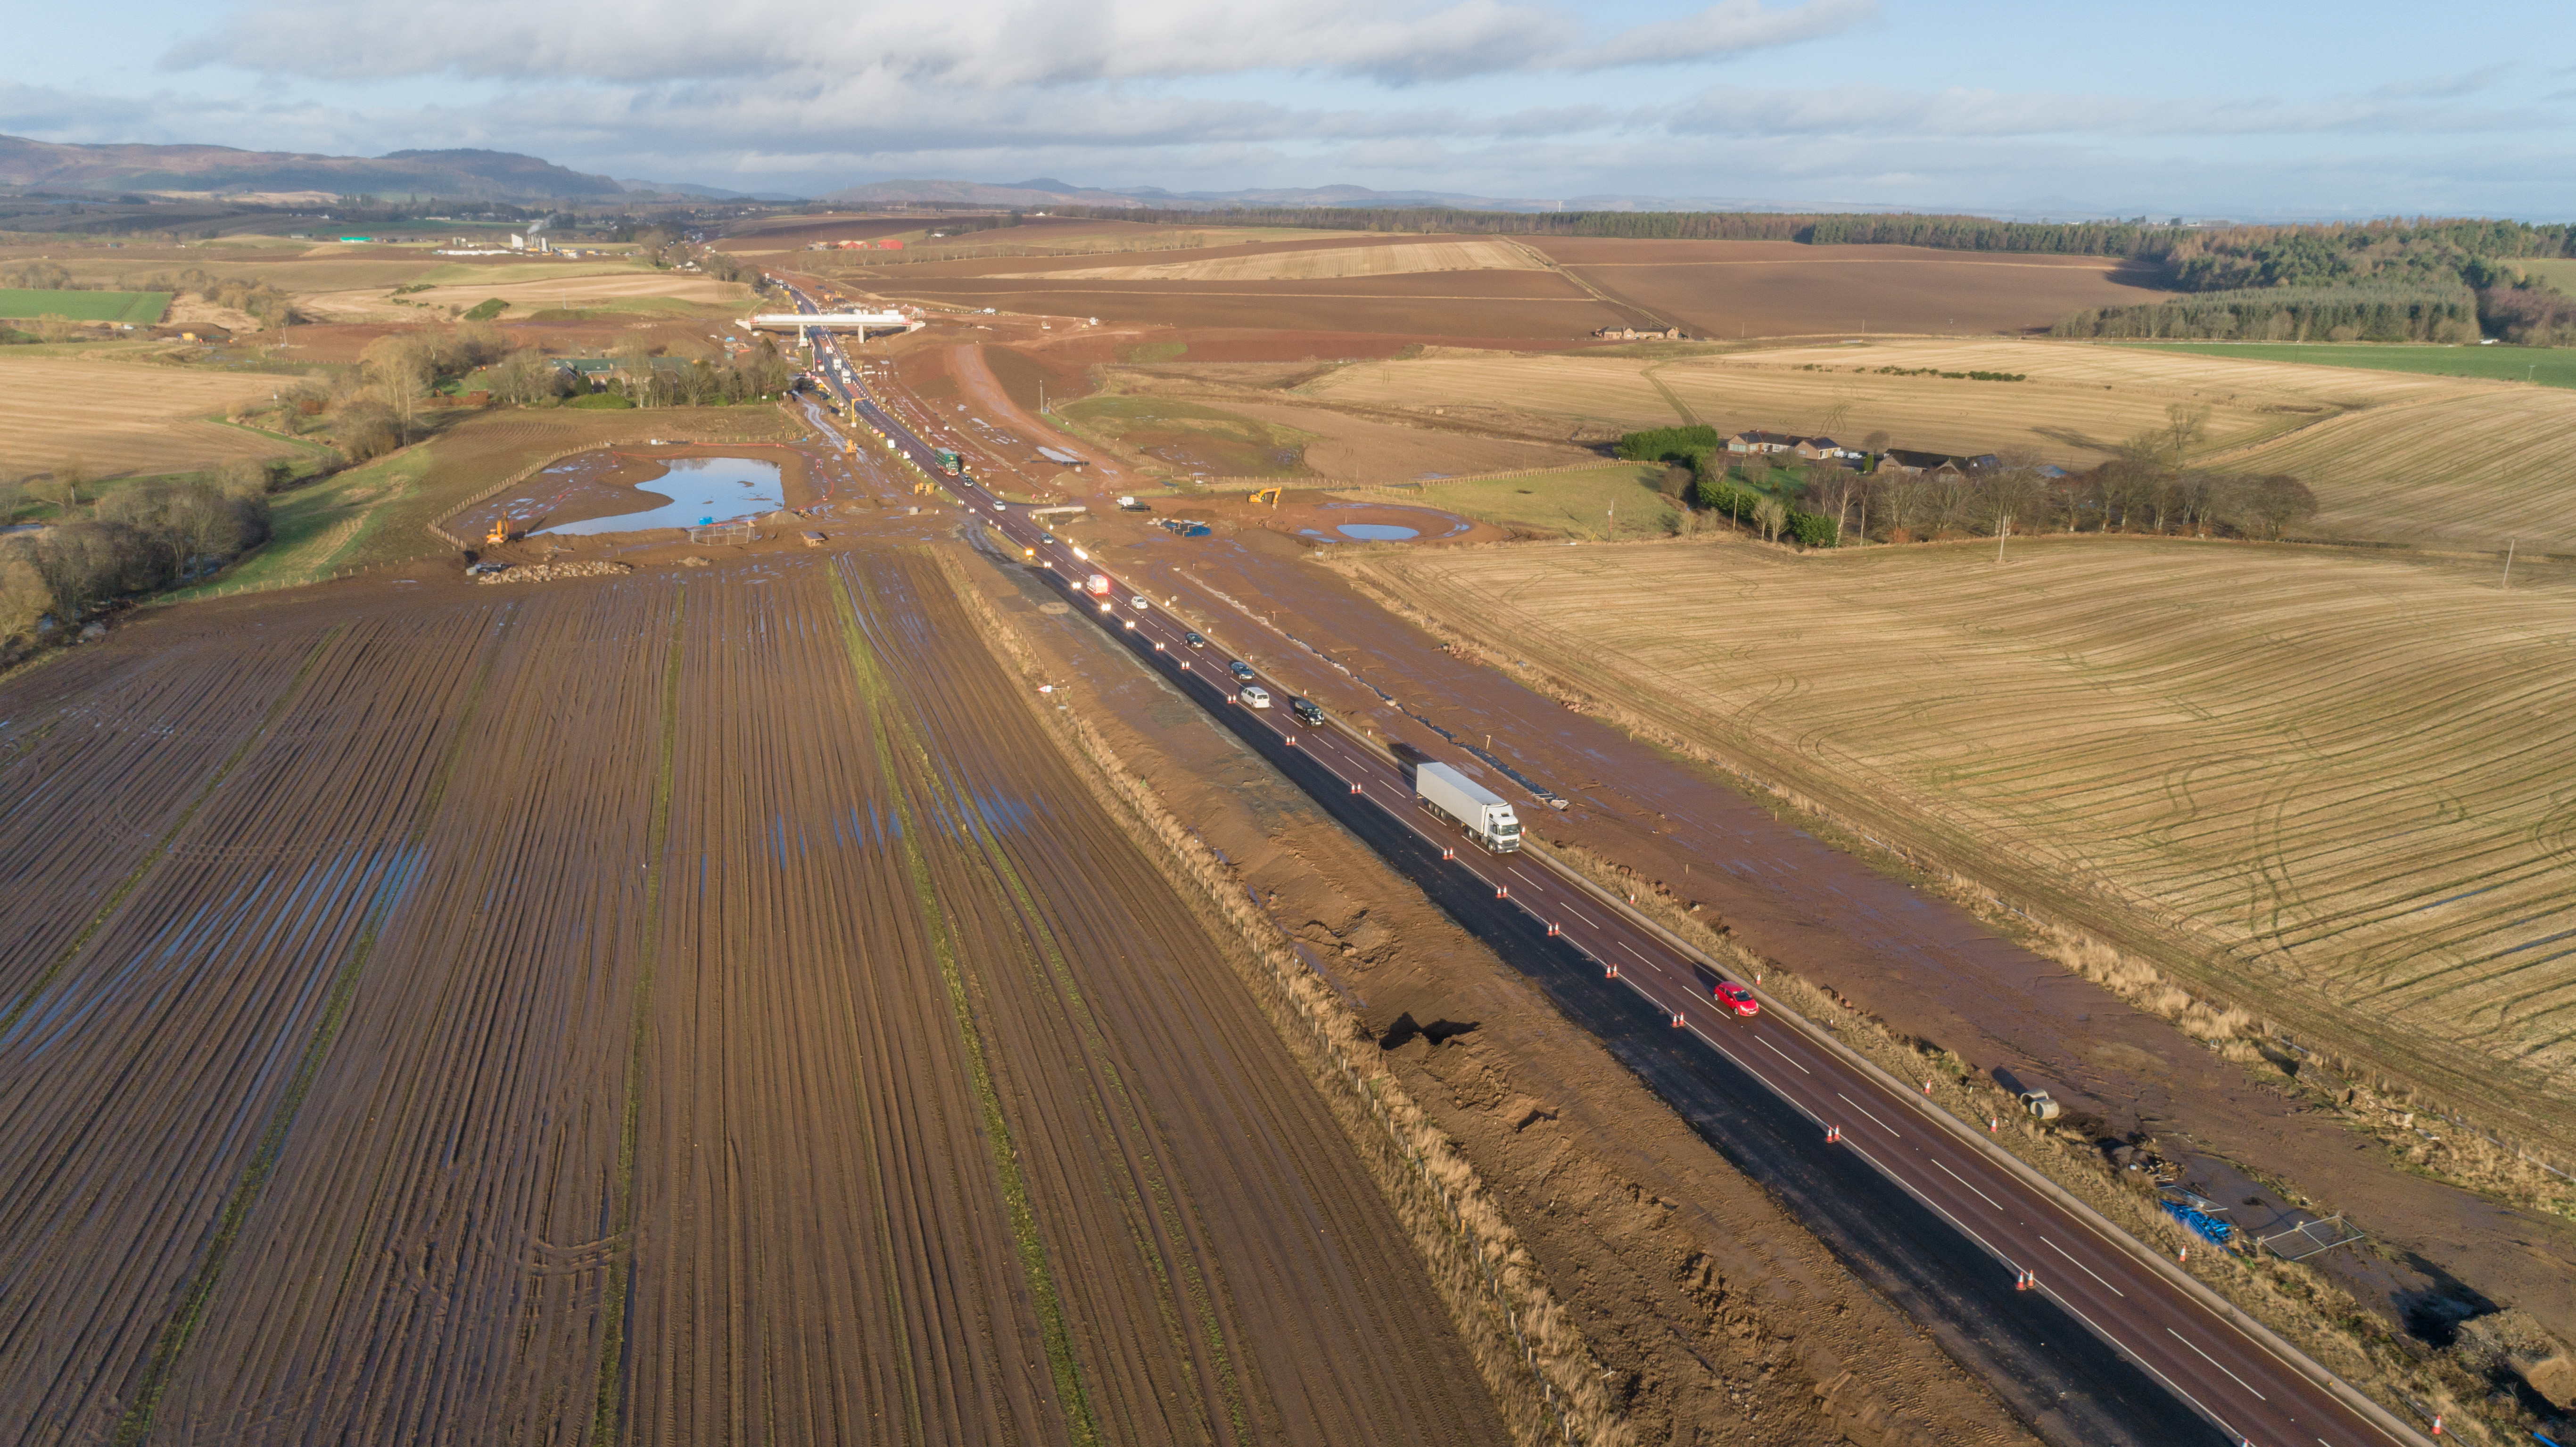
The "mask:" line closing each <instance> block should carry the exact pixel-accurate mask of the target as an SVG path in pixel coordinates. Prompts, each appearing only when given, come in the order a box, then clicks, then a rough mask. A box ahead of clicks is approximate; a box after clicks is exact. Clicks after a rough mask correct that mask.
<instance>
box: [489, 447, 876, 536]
mask: <svg viewBox="0 0 2576 1447" xmlns="http://www.w3.org/2000/svg"><path fill="white" fill-rule="evenodd" d="M690 457H704V458H720V459H721V458H743V459H747V460H750V461H754V462H758V463H761V464H764V465H765V466H768V467H774V468H776V469H778V477H779V483H780V485H781V487H782V488H783V489H784V496H783V498H780V499H779V505H783V506H785V507H788V508H810V507H814V506H817V505H819V504H822V503H826V502H831V501H834V500H836V498H837V497H839V496H840V495H841V494H842V493H843V492H844V491H845V490H846V489H845V487H844V486H843V484H845V483H846V481H847V473H846V470H845V469H843V468H839V467H835V466H834V465H833V462H832V459H830V457H829V456H828V454H819V453H817V452H816V451H814V450H811V449H807V448H800V447H793V446H789V445H786V444H760V443H742V442H727V443H713V444H707V445H696V444H675V445H667V446H658V447H655V446H646V447H603V448H595V449H593V450H591V451H588V452H579V453H575V454H573V455H572V456H570V457H566V458H563V459H561V460H559V461H556V462H553V463H550V464H548V465H547V466H546V467H545V468H543V469H542V470H540V471H539V472H538V473H537V474H536V475H535V476H533V477H530V478H529V479H527V481H526V482H524V483H522V484H521V485H519V486H517V487H514V488H510V489H508V490H506V491H504V492H502V493H501V494H500V495H498V496H496V497H491V498H486V499H485V500H483V501H481V502H478V503H476V504H474V505H473V506H471V507H469V508H466V509H465V510H464V511H462V512H459V513H457V514H456V515H455V517H453V518H452V519H450V520H449V521H448V523H447V528H448V530H449V531H450V532H453V533H455V534H456V535H458V536H459V537H473V538H480V537H482V536H483V535H484V534H485V533H486V532H487V531H489V530H490V528H491V526H492V523H493V520H494V519H495V518H497V517H499V516H500V514H501V512H502V511H503V510H504V509H507V510H508V511H509V513H510V516H511V517H512V519H513V520H514V521H515V522H516V523H518V524H519V525H520V526H522V527H524V528H525V529H526V530H527V531H528V532H529V533H531V534H534V535H539V536H542V535H543V534H544V530H545V529H547V528H551V527H560V526H562V525H564V524H566V523H580V522H588V521H591V520H592V519H595V518H608V517H619V516H622V515H624V514H627V513H632V512H638V511H641V510H643V509H647V508H657V507H660V506H662V505H663V504H664V503H667V502H671V501H674V500H675V496H676V494H675V493H674V492H670V491H661V490H657V489H656V488H655V487H654V484H655V483H656V482H659V481H661V480H663V479H664V478H667V477H669V476H670V475H671V463H672V462H674V461H676V460H678V459H681V458H690ZM723 486H724V489H725V493H724V495H722V496H719V497H717V498H715V499H714V500H713V501H712V502H709V503H707V504H705V506H706V508H707V512H706V514H705V515H708V516H713V517H717V518H731V517H735V516H738V515H740V514H742V513H743V512H745V511H746V510H748V509H747V508H746V507H745V506H742V505H737V501H736V499H734V498H733V497H732V496H731V495H732V494H733V493H737V492H739V493H745V494H746V495H748V494H749V493H750V492H754V491H758V489H743V488H740V487H737V486H735V485H733V484H732V483H729V482H728V483H725V484H723ZM762 510H763V511H770V510H775V509H774V507H772V508H768V509H762ZM692 521H694V519H692ZM659 531H668V529H660V530H659ZM563 541H564V542H566V543H569V542H570V541H571V538H570V537H566V538H564V539H563Z"/></svg>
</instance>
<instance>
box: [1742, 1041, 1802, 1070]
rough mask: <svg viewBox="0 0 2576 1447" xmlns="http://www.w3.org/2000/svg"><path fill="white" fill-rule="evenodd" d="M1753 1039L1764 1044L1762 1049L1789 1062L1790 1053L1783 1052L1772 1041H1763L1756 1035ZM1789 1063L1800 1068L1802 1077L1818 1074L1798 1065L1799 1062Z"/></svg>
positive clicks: (1790, 1061)
mask: <svg viewBox="0 0 2576 1447" xmlns="http://www.w3.org/2000/svg"><path fill="white" fill-rule="evenodd" d="M1753 1038H1754V1039H1756V1040H1760V1041H1761V1042H1762V1048H1763V1049H1765V1050H1768V1051H1770V1052H1771V1053H1772V1054H1774V1055H1777V1056H1779V1057H1780V1058H1781V1059H1783V1060H1789V1053H1788V1052H1787V1051H1785V1050H1782V1049H1781V1048H1780V1047H1779V1046H1777V1045H1774V1044H1772V1043H1771V1042H1770V1041H1768V1040H1763V1039H1762V1037H1761V1036H1759V1035H1756V1036H1754V1037H1753ZM1789 1063H1790V1064H1791V1065H1797V1066H1798V1073H1799V1074H1800V1075H1813V1074H1815V1073H1816V1072H1814V1071H1812V1070H1809V1069H1808V1068H1807V1067H1805V1066H1803V1065H1798V1062H1797V1061H1795V1060H1789Z"/></svg>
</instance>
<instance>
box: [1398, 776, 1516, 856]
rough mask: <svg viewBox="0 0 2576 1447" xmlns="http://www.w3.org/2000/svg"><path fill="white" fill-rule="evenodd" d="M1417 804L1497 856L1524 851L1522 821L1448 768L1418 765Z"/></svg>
mask: <svg viewBox="0 0 2576 1447" xmlns="http://www.w3.org/2000/svg"><path fill="white" fill-rule="evenodd" d="M1413 802H1414V803H1416V804H1419V805H1421V806H1422V807H1423V808H1425V809H1428V810H1430V811H1431V812H1432V813H1433V814H1435V815H1437V816H1439V817H1440V818H1443V819H1446V820H1448V821H1449V822H1450V823H1452V824H1455V825H1457V826H1458V827H1460V828H1462V829H1464V830H1466V831H1467V837H1468V838H1470V839H1473V840H1475V841H1476V842H1477V843H1478V844H1480V845H1482V846H1484V848H1485V849H1486V850H1488V851H1489V852H1491V853H1495V854H1509V853H1511V852H1512V851H1514V850H1517V849H1519V848H1520V847H1521V821H1520V820H1519V819H1518V818H1515V817H1514V816H1513V814H1512V806H1511V805H1509V804H1506V803H1504V802H1503V800H1502V796H1501V795H1499V794H1496V793H1494V792H1493V791H1491V790H1489V789H1487V788H1485V787H1484V786H1483V785H1481V784H1478V783H1477V782H1476V781H1474V780H1473V779H1470V778H1468V777H1467V776H1466V775H1464V774H1462V773H1459V772H1458V771H1457V770H1456V769H1453V768H1451V767H1449V766H1448V765H1447V764H1429V763H1426V764H1418V765H1416V766H1415V767H1414V770H1413Z"/></svg>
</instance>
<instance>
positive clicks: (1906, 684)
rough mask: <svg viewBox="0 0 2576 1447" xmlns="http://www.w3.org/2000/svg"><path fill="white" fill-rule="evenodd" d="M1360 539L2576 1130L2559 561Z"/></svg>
mask: <svg viewBox="0 0 2576 1447" xmlns="http://www.w3.org/2000/svg"><path fill="white" fill-rule="evenodd" d="M1992 558H1993V552H1992V550H1991V549H1984V550H1976V549H1958V548H1908V549H1893V548H1891V549H1877V550H1871V551H1869V552H1867V553H1856V554H1855V553H1846V554H1838V555H1832V556H1827V557H1798V556H1794V555H1789V554H1784V553H1780V552H1776V551H1772V550H1768V549H1763V548H1760V547H1758V546H1755V545H1751V544H1746V543H1737V542H1721V543H1717V544H1713V545H1712V544H1684V543H1673V544H1655V545H1644V546H1636V547H1628V548H1622V549H1618V550H1615V551H1604V550H1598V549H1562V548H1549V549H1535V548H1508V549H1481V550H1471V551H1462V552H1452V553H1426V554H1404V553H1375V554H1371V555H1369V556H1368V557H1366V558H1365V559H1363V560H1360V562H1359V564H1358V566H1360V567H1361V568H1362V570H1363V571H1364V573H1366V574H1367V575H1368V576H1370V577H1372V578H1373V579H1375V580H1376V581H1377V582H1378V583H1379V584H1380V586H1382V587H1385V588H1387V589H1389V590H1390V591H1392V592H1396V593H1398V594H1400V595H1401V596H1403V597H1405V598H1406V599H1408V600H1409V601H1411V602H1412V603H1413V604H1414V605H1416V606H1418V607H1420V608H1422V609H1423V610H1425V611H1426V612H1428V613H1430V614H1432V615H1433V616H1435V617H1436V618H1438V619H1440V620H1441V621H1442V623H1443V624H1444V625H1445V626H1447V627H1449V628H1450V629H1453V630H1455V631H1457V632H1459V633H1461V634H1464V635H1466V636H1468V637H1471V638H1473V639H1476V640H1478V641H1480V642H1482V643H1484V644H1485V645H1487V646H1488V647H1490V648H1491V649H1493V650H1494V651H1495V652H1497V653H1499V654H1501V655H1502V656H1503V657H1505V658H1508V659H1524V660H1529V661H1531V662H1533V663H1535V664H1537V665H1538V666H1540V667H1541V668H1542V669H1544V670H1546V671H1547V672H1549V673H1551V674H1554V675H1556V676H1557V677H1560V678H1563V679H1567V680H1570V681H1572V682H1573V683H1574V684H1575V685H1576V686H1577V687H1579V688H1580V689H1581V690H1583V691H1584V692H1586V693H1589V694H1591V695H1593V696H1594V697H1597V698H1601V699H1604V700H1607V701H1609V702H1611V703H1613V704H1615V705H1617V706H1619V707H1621V708H1623V709H1626V710H1628V711H1629V712H1631V713H1633V714H1635V715H1637V716H1639V717H1641V718H1644V719H1646V720H1648V721H1650V722H1651V724H1652V725H1653V726H1655V727H1658V728H1663V729H1668V730H1670V731H1671V732H1673V733H1675V734H1677V735H1680V736H1682V737H1685V738H1690V739H1694V740H1698V741H1701V742H1702V743H1704V744H1705V745H1707V746H1709V747H1711V748H1713V749H1715V750H1716V751H1717V752H1718V753H1719V754H1720V755H1721V756H1724V757H1728V758H1734V759H1741V760H1743V761H1745V762H1747V763H1748V764H1749V765H1750V766H1751V767H1752V768H1753V770H1754V772H1756V773H1757V774H1759V775H1761V776H1764V777H1768V778H1773V779H1777V780H1781V781H1783V782H1785V783H1787V784H1789V785H1790V786H1792V787H1794V788H1795V789H1797V790H1798V791H1800V792H1801V793H1803V794H1805V795H1806V796H1808V797H1809V798H1812V799H1815V800H1818V801H1821V802H1822V803H1823V804H1824V805H1825V806H1826V807H1827V808H1829V809H1830V810H1832V811H1833V812H1834V813H1836V814H1839V815H1841V816H1842V817H1843V818H1845V819H1847V820H1852V821H1857V822H1858V823H1859V824H1860V826H1861V827H1864V828H1866V829H1870V830H1873V831H1883V833H1884V834H1885V836H1886V837H1892V838H1895V839H1899V840H1903V841H1907V842H1908V843H1909V844H1911V845H1913V846H1914V847H1916V848H1918V849H1920V850H1922V851H1924V852H1926V853H1928V854H1930V855H1932V856H1933V857H1935V858H1941V859H1946V860H1950V861H1953V862H1954V864H1955V866H1956V867H1957V868H1959V869H1960V870H1961V871H1962V872H1963V873H1965V874H1967V875H1969V876H1970V877H1973V878H1978V879H1982V880H1985V881H1988V882H1989V883H1991V884H1993V885H1995V886H1996V887H1998V888H1999V889H2001V890H2003V891H2004V892H2005V893H2006V894H2007V895H2008V896H2009V897H2010V898H2011V899H2012V900H2014V901H2018V902H2023V903H2035V904H2037V905H2039V906H2040V907H2042V908H2044V909H2045V910H2046V911H2047V912H2049V913H2051V914H2055V915H2057V916H2059V917H2061V918H2074V919H2078V920H2084V921H2091V922H2099V921H2110V922H2111V923H2112V924H2113V925H2114V926H2115V927H2117V929H2118V930H2120V931H2122V932H2124V933H2123V934H2122V935H2121V936H2116V937H2124V939H2125V940H2126V942H2130V943H2132V944H2135V943H2138V942H2140V941H2143V942H2145V944H2146V945H2147V946H2149V948H2147V949H2145V950H2143V951H2142V952H2144V953H2149V954H2150V955H2152V956H2153V957H2155V958H2157V959H2158V960H2159V961H2160V962H2162V963H2163V964H2165V965H2166V966H2167V967H2168V968H2171V969H2173V970H2175V971H2176V972H2177V973H2179V974H2181V975H2183V976H2184V977H2185V978H2186V979H2189V980H2192V981H2194V982H2195V983H2198V984H2200V985H2202V986H2203V987H2205V988H2209V989H2211V990H2213V991H2214V992H2216V993H2217V994H2219V995H2220V996H2221V997H2222V998H2228V999H2233V1000H2236V1001H2239V1002H2242V1003H2244V1004H2246V1005H2248V1006H2249V1007H2251V1008H2253V1009H2254V1010H2256V1011H2257V1012H2259V1013H2261V1014H2263V1015H2266V1016H2269V1017H2270V1018H2272V1019H2274V1020H2277V1021H2280V1022H2282V1023H2284V1024H2285V1025H2287V1026H2288V1027H2289V1028H2291V1029H2292V1030H2293V1031H2294V1033H2296V1034H2297V1035H2298V1037H2299V1038H2301V1039H2304V1040H2308V1041H2310V1042H2311V1043H2320V1042H2323V1043H2327V1044H2331V1045H2333V1046H2335V1047H2337V1048H2344V1049H2348V1050H2350V1051H2351V1052H2352V1053H2353V1054H2354V1055H2355V1057H2356V1058H2360V1059H2364V1060H2372V1061H2377V1062H2380V1063H2382V1064H2383V1065H2385V1066H2386V1067H2388V1068H2390V1069H2393V1070H2396V1071H2399V1072H2400V1073H2402V1074H2403V1075H2405V1076H2408V1077H2411V1078H2413V1079H2415V1080H2418V1081H2422V1082H2429V1083H2435V1084H2437V1085H2439V1086H2440V1087H2441V1088H2442V1089H2443V1090H2444V1091H2445V1092H2446V1094H2448V1095H2449V1096H2450V1098H2452V1099H2454V1100H2458V1101H2464V1102H2465V1101H2475V1102H2478V1103H2479V1105H2480V1106H2481V1107H2482V1108H2484V1109H2487V1110H2490V1111H2492V1112H2493V1114H2492V1116H2491V1118H2492V1119H2494V1120H2497V1121H2512V1122H2517V1123H2520V1124H2522V1125H2524V1126H2526V1127H2528V1128H2531V1129H2533V1131H2534V1132H2535V1135H2538V1136H2543V1137H2546V1138H2552V1139H2556V1140H2559V1141H2562V1142H2563V1141H2566V1140H2569V1139H2576V1123H2571V1122H2570V1121H2568V1120H2567V1119H2566V1111H2565V1102H2566V1101H2567V1100H2568V1099H2569V1098H2570V1093H2571V1088H2576V896H2571V894H2570V892H2569V890H2568V889H2567V879H2568V874H2569V869H2570V865H2571V863H2576V847H2572V846H2571V838H2576V833H2571V830H2576V782H2571V778H2570V776H2569V774H2568V771H2567V769H2566V767H2565V763H2566V760H2567V759H2568V758H2569V757H2570V756H2571V752H2576V710H2571V709H2570V708H2569V706H2568V702H2567V700H2568V697H2569V695H2570V691H2571V685H2576V580H2570V579H2569V578H2567V577H2566V576H2564V570H2563V569H2562V570H2560V571H2559V572H2558V573H2555V574H2550V575H2545V576H2543V577H2541V578H2539V579H2533V578H2531V577H2530V576H2528V575H2526V578H2525V579H2524V580H2523V582H2522V584H2520V585H2518V586H2517V588H2516V590H2515V591H2512V592H2502V591H2499V590H2498V589H2497V588H2496V586H2495V583H2496V579H2495V577H2494V575H2493V574H2492V573H2490V572H2488V571H2487V570H2485V569H2483V568H2476V569H2468V568H2462V567H2454V566H2451V565H2445V564H2438V563H2409V562H2396V561H2390V560H2385V559H2379V558H2371V557H2364V556H2353V555H2344V554H2335V553H2325V552H2316V551H2310V550H2282V549H2258V548H2253V547H2247V546H2238V545H2212V544H2194V543H2188V542H2180V541H2174V542H2147V541H2139V542H2129V543H2124V542H2120V541H2116V540H2113V541H2107V542H2106V541H2094V540H2089V539H2088V540H2057V541H2038V542H2031V543H2017V544H2015V545H2014V548H2013V550H2012V553H2011V554H2010V556H2009V560H2008V562H2007V563H2006V564H2005V565H2004V566H2000V567H1999V566H1995V565H1994V564H1993V563H1992V561H1991V560H1992Z"/></svg>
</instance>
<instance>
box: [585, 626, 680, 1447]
mask: <svg viewBox="0 0 2576 1447" xmlns="http://www.w3.org/2000/svg"><path fill="white" fill-rule="evenodd" d="M675 591H676V599H675V601H674V602H673V603H672V605H671V643H670V648H669V651H668V655H667V658H666V660H665V662H664V663H663V665H662V741H661V761H660V764H659V765H658V767H657V768H656V769H655V771H654V775H653V822H652V824H651V826H650V827H649V828H647V829H646V830H645V833H644V930H643V940H642V944H641V947H640V949H639V954H640V956H641V958H640V959H639V960H638V961H637V964H636V969H635V1005H634V1009H633V1011H632V1012H631V1013H630V1014H629V1016H628V1018H627V1027H626V1107H625V1119H624V1122H623V1123H622V1124H621V1125H620V1126H619V1127H618V1133H617V1181H616V1184H615V1185H614V1186H613V1187H612V1190H613V1192H614V1194H615V1196H616V1201H617V1204H616V1208H615V1210H614V1211H613V1212H612V1213H611V1216H610V1222H611V1224H610V1226H609V1235H610V1237H611V1239H613V1240H616V1241H617V1242H618V1245H617V1248H616V1250H615V1251H614V1252H613V1253H612V1254H611V1255H610V1257H609V1263H608V1289H607V1291H606V1292H605V1293H604V1294H603V1298H602V1305H601V1312H602V1323H601V1328H600V1334H599V1388H598V1392H597V1395H596V1399H595V1405H594V1406H593V1407H592V1409H591V1419H590V1434H589V1436H588V1437H587V1438H586V1439H585V1440H587V1441H591V1442H612V1441H615V1440H616V1438H617V1423H618V1419H619V1417H621V1416H622V1415H623V1414H624V1412H625V1409H626V1373H625V1370H624V1365H625V1356H626V1284H627V1282H628V1280H629V1279H631V1278H632V1276H633V1274H634V1271H635V1249H634V1248H635V1243H634V1242H633V1241H632V1240H630V1239H627V1238H628V1236H629V1233H631V1232H632V1231H633V1230H634V1229H635V1147H636V1141H637V1138H638V1137H639V1135H640V1134H641V1133H642V1131H643V1128H644V1047H645V1045H646V1044H647V1043H648V1042H649V1041H650V1040H651V1039H652V1035H653V966H654V962H655V960H656V959H657V958H658V957H659V955H660V952H661V947H662V881H663V880H664V879H665V878H666V877H668V875H669V874H670V870H669V869H668V868H666V867H665V866H664V863H663V859H662V855H663V853H664V851H665V850H667V849H668V848H669V847H670V842H671V794H672V784H671V781H672V776H673V773H674V771H675V770H676V768H677V765H678V760H679V752H680V659H681V654H682V645H683V642H684V636H683V634H682V631H681V628H682V625H683V623H685V622H686V620H687V618H688V611H689V609H688V604H689V590H688V584H686V583H685V582H684V583H681V584H680V585H679V586H678V588H677V589H676V590H675Z"/></svg>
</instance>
